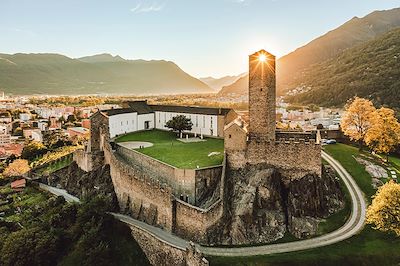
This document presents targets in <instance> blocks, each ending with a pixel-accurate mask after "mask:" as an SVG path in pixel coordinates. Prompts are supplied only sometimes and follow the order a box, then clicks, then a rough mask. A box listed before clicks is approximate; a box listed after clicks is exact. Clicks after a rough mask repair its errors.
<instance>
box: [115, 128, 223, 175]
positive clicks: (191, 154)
mask: <svg viewBox="0 0 400 266" xmlns="http://www.w3.org/2000/svg"><path fill="white" fill-rule="evenodd" d="M204 140H205V141H202V142H192V143H183V142H181V141H178V140H177V135H176V134H175V133H172V132H168V131H161V130H151V131H142V132H133V133H130V134H127V135H124V136H121V137H119V138H118V139H116V142H126V141H146V142H151V143H153V146H152V147H148V148H144V149H136V150H137V151H139V152H141V153H143V154H146V155H149V156H151V157H153V158H155V159H157V160H160V161H162V162H165V163H167V164H170V165H173V166H175V167H178V168H186V169H195V168H197V167H200V168H202V167H207V166H213V165H219V164H221V163H222V160H223V157H224V141H223V140H222V139H213V138H205V139H204ZM213 152H214V153H215V152H217V153H218V154H215V155H210V153H213ZM209 155H210V156H209Z"/></svg>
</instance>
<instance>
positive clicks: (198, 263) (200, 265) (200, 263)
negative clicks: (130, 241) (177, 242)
mask: <svg viewBox="0 0 400 266" xmlns="http://www.w3.org/2000/svg"><path fill="white" fill-rule="evenodd" d="M130 228H131V231H132V236H133V238H135V240H136V242H137V243H138V244H139V246H140V247H141V248H142V250H143V252H144V253H145V254H146V256H147V258H148V260H149V262H150V263H151V265H155V266H158V265H165V266H169V265H176V266H208V265H209V262H208V261H207V260H206V259H205V258H204V257H203V256H202V254H201V253H200V252H199V251H198V250H197V248H196V247H195V246H194V245H193V244H192V243H189V245H188V247H186V248H181V247H178V246H174V245H171V244H168V243H167V242H165V241H163V240H162V239H160V238H158V237H156V236H155V235H153V234H151V233H150V232H148V231H145V230H143V229H142V228H139V227H135V226H130Z"/></svg>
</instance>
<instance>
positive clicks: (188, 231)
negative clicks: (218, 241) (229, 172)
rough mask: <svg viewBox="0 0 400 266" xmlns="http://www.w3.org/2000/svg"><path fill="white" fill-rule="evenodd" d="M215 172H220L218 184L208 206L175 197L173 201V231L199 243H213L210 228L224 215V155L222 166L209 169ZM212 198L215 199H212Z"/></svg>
mask: <svg viewBox="0 0 400 266" xmlns="http://www.w3.org/2000/svg"><path fill="white" fill-rule="evenodd" d="M211 170H213V171H215V173H218V172H219V173H221V175H220V177H221V178H220V181H219V186H218V187H217V188H215V191H214V193H215V195H214V197H212V198H211V199H212V200H213V201H212V202H213V203H212V204H211V206H210V207H208V208H205V209H204V208H199V207H195V206H192V205H190V204H188V203H186V202H184V201H181V200H178V199H175V201H174V207H175V208H174V210H175V211H174V233H175V234H177V235H179V236H181V237H183V238H185V239H190V240H192V241H195V242H198V243H201V244H213V243H211V242H212V240H210V239H214V238H213V237H210V234H213V232H212V230H213V228H214V225H216V224H217V223H218V222H220V220H221V219H222V217H223V215H224V202H223V198H224V197H223V196H224V184H225V176H226V157H224V162H223V166H222V167H221V168H219V167H215V168H213V169H210V171H211ZM214 198H215V199H216V200H215V201H214Z"/></svg>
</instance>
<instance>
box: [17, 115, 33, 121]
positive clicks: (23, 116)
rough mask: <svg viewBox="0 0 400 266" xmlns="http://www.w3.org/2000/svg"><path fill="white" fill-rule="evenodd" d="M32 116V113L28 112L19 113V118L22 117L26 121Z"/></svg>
mask: <svg viewBox="0 0 400 266" xmlns="http://www.w3.org/2000/svg"><path fill="white" fill-rule="evenodd" d="M31 118H32V115H31V114H28V113H20V114H19V119H21V120H22V121H24V122H27V121H29V120H31Z"/></svg>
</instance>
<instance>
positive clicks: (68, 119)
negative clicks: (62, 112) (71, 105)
mask: <svg viewBox="0 0 400 266" xmlns="http://www.w3.org/2000/svg"><path fill="white" fill-rule="evenodd" d="M75 121H76V116H75V115H74V114H72V115H68V117H67V122H70V123H74V122H75Z"/></svg>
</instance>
